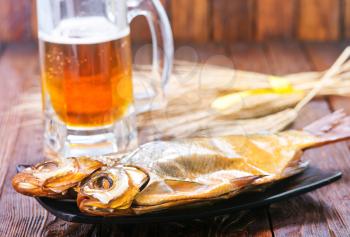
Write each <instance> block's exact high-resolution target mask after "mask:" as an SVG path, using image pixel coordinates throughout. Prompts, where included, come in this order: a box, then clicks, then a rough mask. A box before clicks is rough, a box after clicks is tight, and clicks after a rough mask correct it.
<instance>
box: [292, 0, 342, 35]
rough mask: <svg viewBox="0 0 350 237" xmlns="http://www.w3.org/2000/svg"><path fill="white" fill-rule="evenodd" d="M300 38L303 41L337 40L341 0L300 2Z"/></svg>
mask: <svg viewBox="0 0 350 237" xmlns="http://www.w3.org/2000/svg"><path fill="white" fill-rule="evenodd" d="M299 7H300V8H299V9H300V12H299V21H298V36H299V39H302V40H320V41H322V40H323V41H324V40H337V39H338V38H339V36H340V21H339V19H340V9H341V8H340V0H300V2H299Z"/></svg>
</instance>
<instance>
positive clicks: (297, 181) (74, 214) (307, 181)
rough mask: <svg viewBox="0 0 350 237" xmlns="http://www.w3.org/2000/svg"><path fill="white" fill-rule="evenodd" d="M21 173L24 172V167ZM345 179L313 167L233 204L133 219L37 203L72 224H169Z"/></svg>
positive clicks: (258, 204) (242, 196) (72, 204)
mask: <svg viewBox="0 0 350 237" xmlns="http://www.w3.org/2000/svg"><path fill="white" fill-rule="evenodd" d="M21 167H23V166H21ZM17 169H20V167H18V168H17ZM341 176H342V174H341V172H325V171H321V170H319V169H316V168H312V167H309V168H307V169H306V170H305V171H304V172H303V173H301V174H298V175H295V176H293V177H290V178H288V179H285V180H283V181H280V182H278V183H276V184H274V185H272V186H270V187H268V188H267V189H266V190H265V191H264V192H250V193H244V194H240V195H239V196H237V197H235V198H232V199H230V200H224V201H219V202H216V203H213V204H211V205H207V206H198V207H191V208H182V209H177V210H167V211H162V212H157V213H151V214H144V215H140V216H129V217H96V216H88V215H85V214H83V213H81V212H80V211H79V209H78V207H77V205H76V203H75V202H72V201H62V200H54V199H49V198H36V199H37V201H38V202H39V203H40V204H41V205H42V206H43V207H44V208H45V209H46V210H48V211H49V212H51V213H52V214H53V215H55V216H57V217H59V218H60V219H62V220H65V221H69V222H77V223H92V224H97V223H115V224H133V223H150V222H168V221H178V220H185V219H195V218H203V217H209V216H216V215H222V214H227V213H233V212H238V211H241V210H246V209H252V208H256V207H262V206H266V205H269V204H271V203H274V202H278V201H281V200H284V199H287V198H291V197H295V196H298V195H301V194H304V193H307V192H310V191H312V190H315V189H317V188H320V187H322V186H325V185H327V184H330V183H332V182H334V181H336V180H338V179H340V177H341Z"/></svg>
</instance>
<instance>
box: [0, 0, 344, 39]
mask: <svg viewBox="0 0 350 237" xmlns="http://www.w3.org/2000/svg"><path fill="white" fill-rule="evenodd" d="M0 1H1V2H0V3H1V6H2V7H1V9H0V19H1V23H0V42H12V41H16V40H27V39H29V38H31V37H33V36H35V35H36V17H35V6H34V4H35V1H36V0H30V1H25V0H16V1H6V0H0ZM161 2H162V3H163V4H164V6H165V8H166V10H167V12H168V15H169V18H170V20H171V24H172V28H173V31H174V37H175V41H176V42H187V43H188V42H192V43H204V42H206V43H208V42H236V41H244V40H251V41H264V40H270V39H298V40H312V41H328V40H341V39H344V38H350V1H349V0H283V1H281V0H161ZM31 22H32V23H31ZM131 25H132V38H133V40H134V42H149V41H150V35H149V32H148V26H147V23H146V20H145V19H144V18H143V17H138V18H137V19H135V20H134V21H133V22H132V24H131ZM31 32H32V33H31Z"/></svg>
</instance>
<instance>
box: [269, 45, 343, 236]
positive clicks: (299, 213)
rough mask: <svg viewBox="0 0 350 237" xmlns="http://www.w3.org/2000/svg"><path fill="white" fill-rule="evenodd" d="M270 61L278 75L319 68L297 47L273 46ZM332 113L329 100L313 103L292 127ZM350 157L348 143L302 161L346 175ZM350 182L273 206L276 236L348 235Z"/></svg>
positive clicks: (315, 151) (312, 153) (313, 151)
mask: <svg viewBox="0 0 350 237" xmlns="http://www.w3.org/2000/svg"><path fill="white" fill-rule="evenodd" d="M293 54H294V55H293ZM278 55H280V56H278ZM298 55H299V56H298ZM297 57H299V59H297ZM268 58H269V60H271V64H272V65H277V66H275V70H276V73H278V74H283V73H284V72H285V71H286V72H295V71H297V70H299V71H305V70H309V69H312V70H315V69H316V68H315V67H313V66H312V65H313V64H312V63H305V61H307V59H308V57H307V56H306V55H305V54H304V53H303V52H302V50H301V49H298V48H297V45H296V46H295V50H285V48H284V47H279V46H274V45H270V46H268ZM291 65H295V68H294V69H292V68H291ZM330 112H331V111H330V110H329V106H328V104H327V103H326V101H324V100H316V101H313V102H311V103H309V104H308V105H307V106H306V107H305V108H304V109H303V111H302V112H301V113H300V116H299V117H298V119H297V120H296V122H295V123H294V125H293V127H294V128H302V127H304V126H305V125H307V124H309V123H311V122H312V121H314V120H315V119H318V118H320V117H323V116H324V115H326V114H329V113H330ZM349 156H350V152H349V150H348V147H347V146H346V144H345V143H337V144H332V145H328V146H323V147H320V148H315V149H310V150H307V151H305V153H304V155H303V159H304V160H308V161H310V165H311V166H314V167H317V168H320V169H322V170H341V171H343V172H344V174H345V172H347V167H349V165H350V160H349V159H348V157H349ZM348 182H349V181H348V179H347V178H346V177H344V178H343V179H342V180H341V181H338V182H337V183H335V184H332V185H329V186H327V188H323V189H320V190H317V191H314V192H311V193H309V194H307V195H303V196H301V197H298V198H294V199H291V200H288V201H284V202H281V203H277V204H275V205H272V206H271V208H270V215H271V220H272V225H273V230H274V233H275V236H325V235H326V236H328V235H330V236H346V235H347V234H346V233H349V226H350V225H349V212H348V211H347V210H348V206H349V205H348V201H346V197H347V193H348V192H349V185H348ZM335 200H337V201H335ZM340 200H341V201H340ZM286 207H288V208H286Z"/></svg>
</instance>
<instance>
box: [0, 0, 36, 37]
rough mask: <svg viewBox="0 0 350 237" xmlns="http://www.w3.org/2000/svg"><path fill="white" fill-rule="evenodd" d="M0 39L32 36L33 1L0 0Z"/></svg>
mask: <svg viewBox="0 0 350 237" xmlns="http://www.w3.org/2000/svg"><path fill="white" fill-rule="evenodd" d="M0 6H1V7H0V22H1V24H0V41H1V42H11V41H19V40H26V39H29V38H30V37H31V25H30V20H29V19H30V18H31V2H30V1H28V0H17V1H7V0H0Z"/></svg>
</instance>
